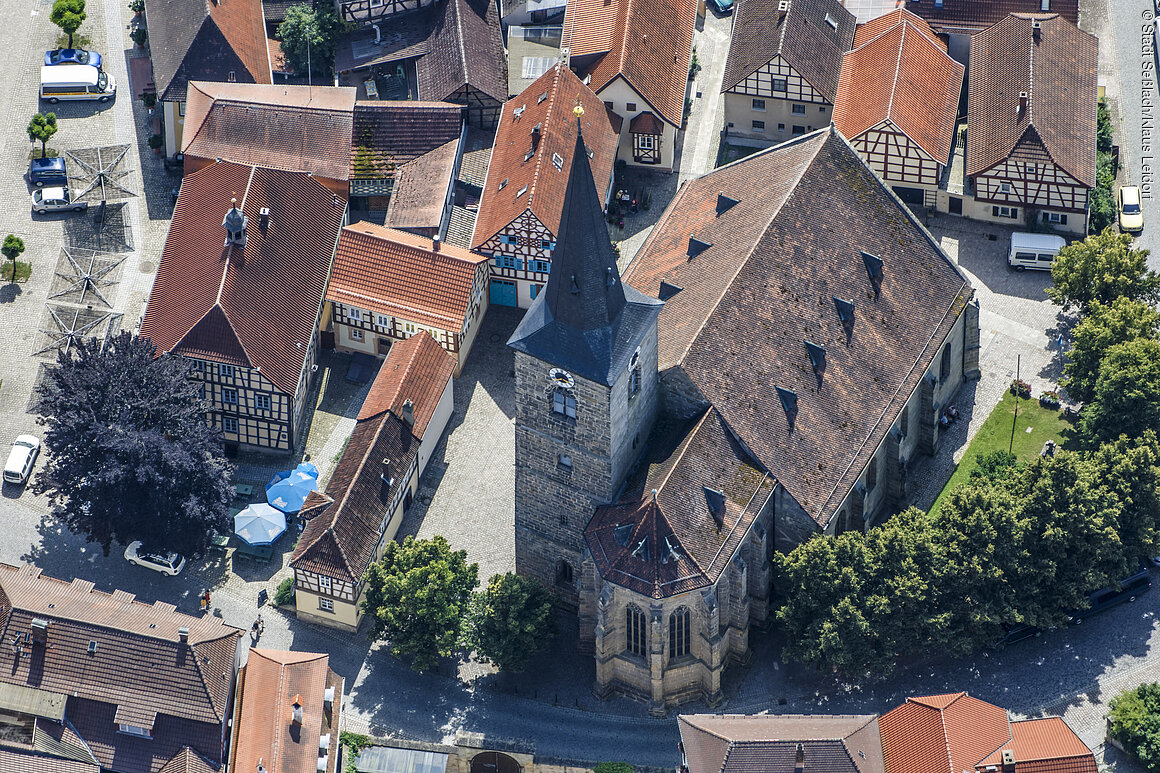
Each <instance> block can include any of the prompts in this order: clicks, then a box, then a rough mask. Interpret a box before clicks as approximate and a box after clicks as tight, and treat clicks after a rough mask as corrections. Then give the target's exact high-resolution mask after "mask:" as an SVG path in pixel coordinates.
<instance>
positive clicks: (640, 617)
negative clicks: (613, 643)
mask: <svg viewBox="0 0 1160 773" xmlns="http://www.w3.org/2000/svg"><path fill="white" fill-rule="evenodd" d="M624 618H625V620H624V625H625V640H626V641H625V648H626V649H627V650H628V652H629V654H630V655H637V656H639V657H644V654H645V652H647V651H648V632H647V630H646V629H645V620H644V612H641V611H640V607H638V606H636V605H635V604H629V605H628V607H626V608H625V610H624Z"/></svg>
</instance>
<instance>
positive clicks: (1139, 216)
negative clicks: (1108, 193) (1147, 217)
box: [1116, 185, 1144, 233]
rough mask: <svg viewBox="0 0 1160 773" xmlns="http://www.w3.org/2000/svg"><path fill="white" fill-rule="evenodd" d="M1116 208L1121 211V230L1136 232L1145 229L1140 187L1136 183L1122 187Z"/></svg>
mask: <svg viewBox="0 0 1160 773" xmlns="http://www.w3.org/2000/svg"><path fill="white" fill-rule="evenodd" d="M1116 205H1117V206H1116V209H1117V210H1119V213H1120V230H1121V231H1128V232H1129V233H1136V232H1138V231H1143V230H1144V213H1143V211H1141V209H1140V189H1139V188H1137V187H1136V186H1135V185H1124V186H1121V188H1120V193H1119V197H1118V200H1117V202H1116Z"/></svg>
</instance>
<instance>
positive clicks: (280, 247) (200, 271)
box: [140, 162, 346, 395]
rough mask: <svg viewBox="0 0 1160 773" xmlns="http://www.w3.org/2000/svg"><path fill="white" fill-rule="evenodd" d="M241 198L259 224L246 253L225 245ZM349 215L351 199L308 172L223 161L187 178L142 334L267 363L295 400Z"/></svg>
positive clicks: (230, 359) (187, 351)
mask: <svg viewBox="0 0 1160 773" xmlns="http://www.w3.org/2000/svg"><path fill="white" fill-rule="evenodd" d="M231 198H237V199H238V200H239V204H238V206H239V207H240V208H241V209H242V211H243V212H244V213H245V214H246V216H247V217H248V218H249V227H248V230H247V233H248V235H249V239H248V242H247V244H246V246H245V248H244V249H240V250H239V249H237V248H236V247H223V244H224V240H225V230H224V229H223V228H222V225H221V223H222V218H223V217H224V216H225V214H226V212H227V211H228V210H229V207H230V200H231ZM264 207H265V208H269V210H270V219H269V224H268V226H267V227H265V228H263V227H262V226H261V220H260V217H259V210H261V209H262V208H264ZM345 211H346V201H345V200H343V199H342V198H339V197H336V196H335V195H334V194H332V193H331V192H330V191H329V190H327V189H326V188H324V187H323V186H322V184H321V183H319V182H318V181H317V180H314V179H313V178H311V177H310V175H307V174H303V173H300V172H286V171H280V170H274V169H265V168H262V167H249V166H240V165H238V164H231V163H228V162H221V163H215V164H212V165H210V166H207V167H205V168H204V169H202V170H200V171H198V172H195V173H194V174H191V175H189V176H187V177H186V178H185V179H184V180H183V181H182V185H181V194H180V195H179V196H178V198H177V207H176V208H175V209H174V212H173V222H172V224H171V225H170V228H169V235H168V237H167V238H166V240H165V249H164V251H163V252H162V254H161V265H160V267H159V268H158V271H157V280H156V282H155V283H154V285H153V292H152V294H151V295H150V296H149V305H148V307H147V310H146V312H145V319H144V321H143V322H142V324H141V333H140V335H141V337H142V338H149V339H151V340H152V341H153V344H154V346H156V347H157V352H158V354H162V353H165V352H170V351H173V352H177V353H179V354H184V355H189V356H193V357H198V358H203V359H208V360H213V361H219V362H226V363H231V364H236V365H243V366H251V367H260V368H261V369H262V375H263V376H265V377H266V378H268V379H269V380H270V381H271V382H272V383H273V384H274V386H276V387H277V388H278V389H280V390H282V391H283V392H285V393H286V394H288V395H293V394H294V393H295V390H296V389H297V387H298V381H299V378H300V376H301V373H302V368H303V367H304V366H305V362H306V355H307V353H308V350H309V347H310V345H311V342H312V336H313V334H314V330H315V326H316V324H317V322H318V313H319V307H320V305H321V303H322V294H323V291H324V289H325V287H326V277H327V271H328V270H329V267H330V261H331V257H332V256H333V254H334V245H335V242H336V241H337V239H338V232H339V229H340V227H341V225H342V218H343V215H344V213H345Z"/></svg>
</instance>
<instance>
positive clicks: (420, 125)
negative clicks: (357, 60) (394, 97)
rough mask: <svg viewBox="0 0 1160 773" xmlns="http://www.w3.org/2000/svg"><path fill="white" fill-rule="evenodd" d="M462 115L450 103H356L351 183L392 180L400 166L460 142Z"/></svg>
mask: <svg viewBox="0 0 1160 773" xmlns="http://www.w3.org/2000/svg"><path fill="white" fill-rule="evenodd" d="M462 113H463V108H462V107H460V106H459V105H453V104H451V103H449V102H390V101H382V102H356V103H355V106H354V135H353V137H352V139H351V147H350V152H351V157H350V164H351V169H350V177H351V179H376V178H382V177H390V176H391V174H393V169H394V168H395V167H396V166H398V165H401V164H405V163H407V162H408V161H412V160H414V159H416V158H419V157H420V156H422V155H424V154H426V153H430V152H431V151H432V150H435V149H436V148H439V147H442V146H444V145H446V144H447V143H448V142H452V141H454V140H458V139H459V136H460V132H461V131H462V128H463V119H462Z"/></svg>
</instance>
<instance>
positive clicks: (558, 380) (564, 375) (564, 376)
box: [548, 368, 576, 389]
mask: <svg viewBox="0 0 1160 773" xmlns="http://www.w3.org/2000/svg"><path fill="white" fill-rule="evenodd" d="M548 378H549V379H551V381H552V383H553V384H554V385H556V386H558V387H563V388H564V389H571V388H572V387H574V386H576V379H574V378H572V374H571V373H569V372H568V371H566V370H564V369H563V368H552V369H551V370H550V371H548Z"/></svg>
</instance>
